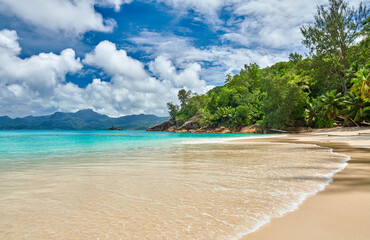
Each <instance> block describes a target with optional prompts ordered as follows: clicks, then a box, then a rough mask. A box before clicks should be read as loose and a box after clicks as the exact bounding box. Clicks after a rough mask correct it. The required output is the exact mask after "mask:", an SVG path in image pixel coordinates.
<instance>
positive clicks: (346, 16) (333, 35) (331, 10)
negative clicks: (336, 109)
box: [301, 0, 369, 92]
mask: <svg viewBox="0 0 370 240" xmlns="http://www.w3.org/2000/svg"><path fill="white" fill-rule="evenodd" d="M368 15H369V11H368V10H367V9H366V6H365V7H363V6H362V3H361V4H360V6H359V8H358V9H357V10H356V9H355V8H353V7H349V6H348V3H347V2H345V1H344V0H329V6H328V7H325V6H324V5H321V6H319V7H318V9H317V14H316V15H315V22H314V24H313V25H306V26H302V27H301V32H302V34H303V37H304V39H303V41H302V42H303V44H304V45H306V47H308V48H309V49H310V51H311V54H312V53H316V54H318V55H327V56H329V57H330V58H331V60H332V62H334V63H335V69H334V72H333V73H334V74H335V75H337V77H339V78H340V79H341V82H342V90H343V92H346V91H347V87H346V78H345V71H346V70H347V69H348V65H349V64H348V49H349V47H350V46H351V45H352V44H353V43H354V42H355V40H356V39H357V37H358V35H359V33H360V32H361V30H362V28H363V26H364V25H363V22H364V20H366V19H367V16H368Z"/></svg>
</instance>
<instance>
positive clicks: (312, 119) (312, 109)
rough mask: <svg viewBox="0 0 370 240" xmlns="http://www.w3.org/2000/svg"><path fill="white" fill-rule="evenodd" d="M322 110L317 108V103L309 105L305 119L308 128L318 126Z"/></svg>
mask: <svg viewBox="0 0 370 240" xmlns="http://www.w3.org/2000/svg"><path fill="white" fill-rule="evenodd" d="M319 114H320V109H319V108H318V107H317V102H315V101H314V102H312V103H309V104H308V106H307V108H306V109H305V119H306V124H307V125H308V126H314V125H316V121H317V119H318V117H319Z"/></svg>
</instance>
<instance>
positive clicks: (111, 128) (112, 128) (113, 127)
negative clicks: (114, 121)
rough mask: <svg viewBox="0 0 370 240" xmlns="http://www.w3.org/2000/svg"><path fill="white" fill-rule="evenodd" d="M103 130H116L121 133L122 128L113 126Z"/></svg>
mask: <svg viewBox="0 0 370 240" xmlns="http://www.w3.org/2000/svg"><path fill="white" fill-rule="evenodd" d="M105 130H110V131H116V130H118V131H122V130H123V128H116V127H115V126H111V127H110V128H107V129H105Z"/></svg>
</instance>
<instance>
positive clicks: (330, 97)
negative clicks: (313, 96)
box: [318, 91, 343, 120]
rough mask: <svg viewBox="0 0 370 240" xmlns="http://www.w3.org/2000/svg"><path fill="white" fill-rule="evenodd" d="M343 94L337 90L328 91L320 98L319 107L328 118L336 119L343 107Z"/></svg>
mask: <svg viewBox="0 0 370 240" xmlns="http://www.w3.org/2000/svg"><path fill="white" fill-rule="evenodd" d="M342 104H343V103H342V94H341V93H337V92H336V91H330V92H326V94H325V95H322V96H321V97H320V98H319V102H318V107H319V108H320V109H321V114H322V115H323V117H324V118H325V119H327V120H330V119H335V118H336V117H337V116H338V114H339V113H340V111H341V109H342Z"/></svg>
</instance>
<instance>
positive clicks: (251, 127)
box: [240, 125, 264, 134]
mask: <svg viewBox="0 0 370 240" xmlns="http://www.w3.org/2000/svg"><path fill="white" fill-rule="evenodd" d="M240 133H249V134H255V133H264V129H263V127H261V126H259V125H249V126H245V127H243V128H242V129H240Z"/></svg>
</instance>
